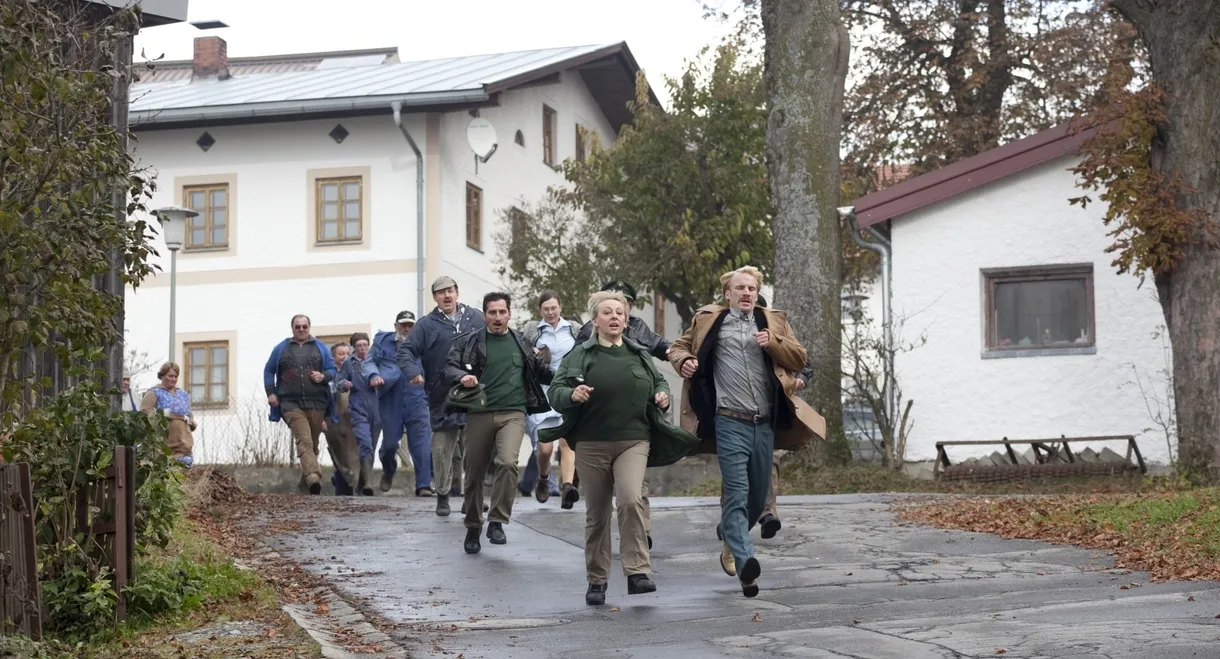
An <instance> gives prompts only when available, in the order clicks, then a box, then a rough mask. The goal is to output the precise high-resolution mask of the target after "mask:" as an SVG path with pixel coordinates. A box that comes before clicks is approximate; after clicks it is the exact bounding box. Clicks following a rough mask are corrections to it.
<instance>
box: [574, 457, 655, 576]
mask: <svg viewBox="0 0 1220 659" xmlns="http://www.w3.org/2000/svg"><path fill="white" fill-rule="evenodd" d="M647 469H648V442H646V441H626V442H597V441H583V442H577V444H576V470H577V471H579V472H580V480H581V483H582V484H583V486H584V487H583V489H584V494H585V573H586V575H587V576H588V580H589V583H591V584H604V583H607V582H608V581H609V579H610V563H611V551H610V549H611V548H610V536H611V531H610V516H611V513H612V512H614V503H616V502H617V504H618V533H619V560H620V561H621V562H622V564H623V574H626V575H627V576H631V575H633V574H648V573H649V572H650V571H651V569H652V564H651V562H650V558H649V555H648V538H647V533H646V531H645V528H646V526H645V525H646V523H647V519H648V507H647V506H646V505H645V504H644V496H643V492H644V473H645V471H646V470H647Z"/></svg>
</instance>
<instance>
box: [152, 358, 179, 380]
mask: <svg viewBox="0 0 1220 659" xmlns="http://www.w3.org/2000/svg"><path fill="white" fill-rule="evenodd" d="M170 371H173V372H174V374H176V375H182V369H181V368H178V365H177V364H175V363H174V362H165V363H164V364H162V365H161V368H159V369H157V377H159V378H163V377H165V376H166V374H168V373H169V372H170Z"/></svg>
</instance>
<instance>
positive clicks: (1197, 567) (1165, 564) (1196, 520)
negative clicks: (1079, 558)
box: [899, 488, 1220, 589]
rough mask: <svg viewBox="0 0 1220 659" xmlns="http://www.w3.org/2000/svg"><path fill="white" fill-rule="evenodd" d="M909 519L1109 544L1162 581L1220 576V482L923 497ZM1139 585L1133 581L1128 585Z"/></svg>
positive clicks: (1119, 559) (1118, 561) (1120, 560)
mask: <svg viewBox="0 0 1220 659" xmlns="http://www.w3.org/2000/svg"><path fill="white" fill-rule="evenodd" d="M899 517H900V518H901V519H904V520H906V521H910V522H917V523H920V524H927V525H929V526H937V527H941V528H951V529H962V530H966V531H977V532H981V533H992V534H995V535H998V536H1000V537H1002V538H1026V539H1035V540H1045V541H1048V542H1055V543H1063V544H1072V545H1078V546H1081V547H1089V548H1096V549H1104V550H1106V551H1108V552H1110V553H1112V554H1113V555H1114V557H1115V566H1116V567H1118V568H1126V569H1131V570H1140V571H1146V572H1150V573H1151V574H1152V576H1153V579H1154V580H1156V581H1164V580H1220V488H1206V489H1198V490H1189V491H1184V492H1173V493H1149V494H1105V495H1088V496H1084V495H1058V496H1054V495H1052V496H1041V497H1020V498H1018V497H986V498H981V497H980V498H968V499H946V500H936V501H933V502H927V501H920V502H917V503H911V504H908V505H905V506H903V507H901V508H900V509H899ZM1134 586H1138V584H1128V585H1127V586H1126V588H1127V589H1129V588H1132V587H1134Z"/></svg>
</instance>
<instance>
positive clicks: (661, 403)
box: [652, 391, 669, 409]
mask: <svg viewBox="0 0 1220 659" xmlns="http://www.w3.org/2000/svg"><path fill="white" fill-rule="evenodd" d="M652 400H653V402H654V403H656V404H657V407H659V408H661V409H665V408H667V407H669V394H667V393H665V392H664V391H658V392H657V395H655V396H653V397H652Z"/></svg>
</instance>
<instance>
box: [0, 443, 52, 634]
mask: <svg viewBox="0 0 1220 659" xmlns="http://www.w3.org/2000/svg"><path fill="white" fill-rule="evenodd" d="M34 551H35V542H34V497H33V494H32V492H31V488H30V466H29V465H28V464H25V463H19V464H0V635H4V634H21V635H23V636H28V637H29V638H32V639H34V640H35V641H37V640H41V638H42V603H41V602H42V599H41V597H39V590H38V567H37V563H36V561H35V556H34Z"/></svg>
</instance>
